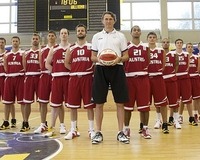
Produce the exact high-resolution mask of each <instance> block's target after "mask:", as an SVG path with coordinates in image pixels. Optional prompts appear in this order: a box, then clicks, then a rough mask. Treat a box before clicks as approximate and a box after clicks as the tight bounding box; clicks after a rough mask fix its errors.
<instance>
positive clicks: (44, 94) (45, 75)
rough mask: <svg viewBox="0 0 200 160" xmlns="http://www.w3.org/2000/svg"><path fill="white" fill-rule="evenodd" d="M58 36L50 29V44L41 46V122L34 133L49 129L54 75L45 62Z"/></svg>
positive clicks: (39, 94)
mask: <svg viewBox="0 0 200 160" xmlns="http://www.w3.org/2000/svg"><path fill="white" fill-rule="evenodd" d="M56 38H57V37H56V33H55V32H54V31H52V30H50V31H49V32H48V35H47V40H48V44H47V45H46V46H45V47H43V48H41V51H40V55H39V60H40V68H41V75H40V80H39V86H38V102H39V104H40V106H39V107H40V118H41V124H40V126H39V127H38V128H37V129H36V130H34V133H42V132H44V131H47V130H48V126H47V121H46V116H47V104H48V103H49V97H50V92H51V81H52V76H51V73H50V71H49V70H48V69H46V67H45V62H46V58H47V56H48V53H49V51H50V49H51V47H53V46H55V45H56Z"/></svg>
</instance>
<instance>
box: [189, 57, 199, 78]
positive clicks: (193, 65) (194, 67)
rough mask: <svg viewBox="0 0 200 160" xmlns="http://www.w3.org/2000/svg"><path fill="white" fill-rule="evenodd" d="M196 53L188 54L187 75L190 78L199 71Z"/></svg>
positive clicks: (195, 75) (196, 75)
mask: <svg viewBox="0 0 200 160" xmlns="http://www.w3.org/2000/svg"><path fill="white" fill-rule="evenodd" d="M198 59H199V56H198V55H194V54H192V55H191V56H190V64H189V75H190V77H192V78H195V77H199V72H198Z"/></svg>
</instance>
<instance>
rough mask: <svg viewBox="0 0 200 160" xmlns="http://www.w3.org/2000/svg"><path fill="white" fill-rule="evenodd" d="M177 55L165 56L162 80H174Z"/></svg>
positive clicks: (168, 54)
mask: <svg viewBox="0 0 200 160" xmlns="http://www.w3.org/2000/svg"><path fill="white" fill-rule="evenodd" d="M176 61H177V55H176V52H173V51H171V52H168V53H167V54H166V63H165V69H164V71H163V78H164V79H165V80H176V79H177V78H176V63H177V62H176Z"/></svg>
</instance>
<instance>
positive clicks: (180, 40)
mask: <svg viewBox="0 0 200 160" xmlns="http://www.w3.org/2000/svg"><path fill="white" fill-rule="evenodd" d="M177 41H181V42H182V43H183V40H182V39H180V38H178V39H176V40H175V44H176V42H177Z"/></svg>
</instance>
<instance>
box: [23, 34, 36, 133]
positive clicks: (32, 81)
mask: <svg viewBox="0 0 200 160" xmlns="http://www.w3.org/2000/svg"><path fill="white" fill-rule="evenodd" d="M39 44H40V36H39V35H38V34H36V33H33V36H32V38H31V45H32V46H31V48H30V49H29V50H27V51H26V52H25V54H24V56H23V65H24V71H25V80H24V104H25V106H24V108H22V116H23V123H22V128H21V130H20V132H26V131H28V130H30V127H29V122H28V120H29V116H30V113H31V104H32V103H33V102H34V101H35V95H36V97H37V96H38V83H39V78H40V65H39Z"/></svg>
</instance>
